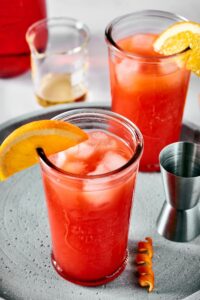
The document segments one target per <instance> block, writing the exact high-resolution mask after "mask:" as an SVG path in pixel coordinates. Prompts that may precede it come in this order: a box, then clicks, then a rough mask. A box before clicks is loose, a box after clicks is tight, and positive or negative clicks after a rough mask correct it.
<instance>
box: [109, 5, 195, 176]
mask: <svg viewBox="0 0 200 300" xmlns="http://www.w3.org/2000/svg"><path fill="white" fill-rule="evenodd" d="M180 20H181V19H180V18H179V17H176V16H174V15H173V14H168V13H164V12H158V11H144V12H141V13H135V14H131V15H127V16H124V17H121V18H119V19H117V20H115V21H113V23H112V24H111V25H110V26H108V28H107V30H106V35H107V40H108V45H109V64H110V81H111V94H112V110H113V111H115V112H117V113H120V114H122V115H124V116H126V117H127V118H129V119H130V120H131V121H133V122H134V123H135V124H136V125H137V126H138V127H139V128H140V130H141V132H142V134H143V136H144V155H143V157H142V159H141V163H140V169H141V170H142V171H158V170H159V163H158V156H159V153H160V151H161V150H162V148H163V147H165V146H166V145H167V144H170V143H173V142H175V141H177V140H178V139H179V136H180V130H181V123H182V117H183V111H184V105H185V99H186V93H187V88H188V82H189V77H190V72H189V71H187V70H186V69H185V67H184V62H183V61H182V60H181V55H176V56H170V57H163V56H160V55H159V54H157V53H156V52H155V51H154V49H153V43H154V41H155V39H156V37H157V36H158V33H159V32H161V31H162V30H163V29H164V28H166V27H167V26H168V25H169V24H170V23H173V22H176V21H180Z"/></svg>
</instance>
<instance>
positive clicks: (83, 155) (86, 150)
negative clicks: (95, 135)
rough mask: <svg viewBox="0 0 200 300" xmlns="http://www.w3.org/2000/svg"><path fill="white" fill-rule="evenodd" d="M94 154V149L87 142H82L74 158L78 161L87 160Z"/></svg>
mask: <svg viewBox="0 0 200 300" xmlns="http://www.w3.org/2000/svg"><path fill="white" fill-rule="evenodd" d="M94 152H95V147H94V146H92V145H91V144H90V143H89V142H84V143H81V144H79V145H78V151H77V154H76V157H77V158H78V159H82V160H87V159H89V158H90V157H91V156H92V155H93V154H94Z"/></svg>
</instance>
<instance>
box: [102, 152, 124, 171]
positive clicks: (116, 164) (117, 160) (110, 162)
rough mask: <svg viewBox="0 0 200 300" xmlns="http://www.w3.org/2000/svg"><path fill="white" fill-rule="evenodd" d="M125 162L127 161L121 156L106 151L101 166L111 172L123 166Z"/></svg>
mask: <svg viewBox="0 0 200 300" xmlns="http://www.w3.org/2000/svg"><path fill="white" fill-rule="evenodd" d="M127 161H128V160H127V159H126V158H125V157H123V156H122V155H120V154H118V153H116V152H114V151H108V152H106V154H105V155H104V157H103V159H102V160H101V164H103V166H104V168H105V169H107V170H108V171H113V170H116V169H118V168H120V167H122V166H123V165H125V164H126V163H127Z"/></svg>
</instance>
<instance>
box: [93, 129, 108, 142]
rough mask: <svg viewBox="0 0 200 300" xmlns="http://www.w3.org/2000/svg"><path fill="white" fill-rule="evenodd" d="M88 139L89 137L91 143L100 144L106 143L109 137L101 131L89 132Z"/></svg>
mask: <svg viewBox="0 0 200 300" xmlns="http://www.w3.org/2000/svg"><path fill="white" fill-rule="evenodd" d="M90 137H91V142H94V140H95V141H98V142H101V143H102V142H104V143H107V141H108V140H109V136H108V135H107V134H106V133H105V132H103V131H94V132H91V134H90Z"/></svg>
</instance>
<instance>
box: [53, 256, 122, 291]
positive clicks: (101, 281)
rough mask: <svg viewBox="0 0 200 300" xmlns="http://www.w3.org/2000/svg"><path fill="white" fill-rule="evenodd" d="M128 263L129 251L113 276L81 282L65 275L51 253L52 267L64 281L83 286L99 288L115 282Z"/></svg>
mask: <svg viewBox="0 0 200 300" xmlns="http://www.w3.org/2000/svg"><path fill="white" fill-rule="evenodd" d="M127 261H128V251H126V256H125V259H124V261H123V263H122V264H121V266H120V267H119V268H118V269H117V270H116V271H115V272H114V273H112V274H111V275H108V276H105V277H103V278H100V279H96V280H90V281H82V280H79V279H78V278H73V277H71V276H69V275H68V274H67V273H64V272H63V271H62V268H61V267H60V266H59V265H58V264H57V262H56V260H55V258H54V255H53V252H52V253H51V262H52V265H53V267H54V269H55V270H56V272H57V273H58V274H59V275H60V276H62V277H63V278H64V279H66V280H68V281H70V282H73V283H75V284H78V285H82V286H98V285H103V284H105V283H108V282H110V281H112V280H114V279H115V278H117V277H118V276H119V275H120V274H121V273H122V272H123V271H124V269H125V267H126V264H127Z"/></svg>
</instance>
